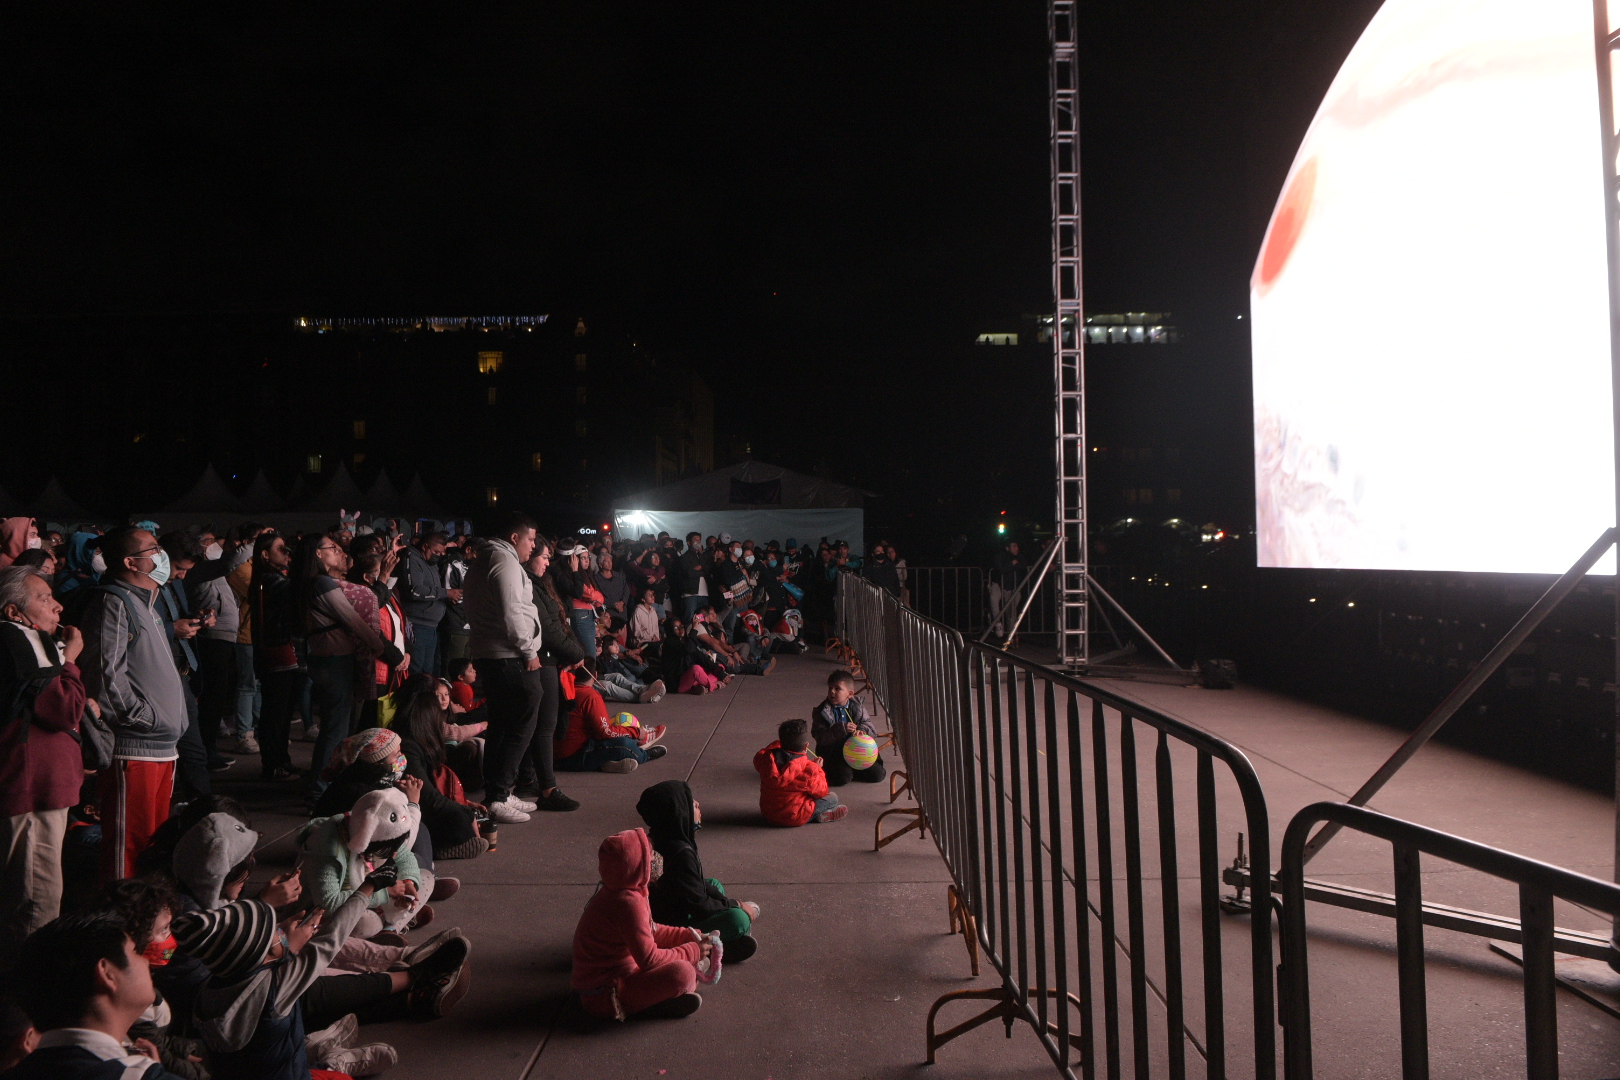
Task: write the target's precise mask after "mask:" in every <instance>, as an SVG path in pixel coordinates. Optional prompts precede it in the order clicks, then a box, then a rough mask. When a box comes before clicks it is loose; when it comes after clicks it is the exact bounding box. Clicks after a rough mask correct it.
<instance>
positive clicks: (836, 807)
mask: <svg viewBox="0 0 1620 1080" xmlns="http://www.w3.org/2000/svg"><path fill="white" fill-rule="evenodd" d="M776 736H777V737H776V741H775V742H773V743H771V744H770V745H769V746H767V747H765V748H764V749H763V750H761V751H760V752H759V753H757V754H755V755H754V770H755V771H756V772H758V773H759V809H760V811H761V812H762V813H763V814H764V815H765V820H766V821H769V822H770V823H771V824H772V825H781V826H783V827H784V828H795V827H797V826H799V825H804V824H806V823H808V822H817V823H821V822H828V821H839V820H841V819H842V818H844V817H845V816H847V815H848V814H849V807H847V806H842V805H840V804H839V802H838V796H837V795H834V794H832V793H831V792H830V791H828V790H827V774H826V773H825V772H823V771H822V768H821V759H820V758H818V757H817V756H816V755H815V754H813V753H811V751H810V725H809V724H807V723H805V722H804V721H803V720H784V721H782V723H781V724H780V725H779V726H778V727H777V729H776Z"/></svg>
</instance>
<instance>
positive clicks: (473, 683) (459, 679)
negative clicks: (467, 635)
mask: <svg viewBox="0 0 1620 1080" xmlns="http://www.w3.org/2000/svg"><path fill="white" fill-rule="evenodd" d="M445 670H446V671H447V672H449V674H450V697H451V699H452V701H453V704H451V705H449V706H448V708H449V709H450V711H451V712H453V713H455V714H456V715H457V716H460V715H462V714H463V713H470V712H477V711H479V710H481V709H482V708H483V707H484V699H483V698H481V697H479V696H478V694H477V684H478V669H477V668H475V667H473V662H472V661H471V660H469V659H467V658H466V657H465V656H463V657H459V658H457V659H455V660H452V661H450V664H449V666H448V667H446V668H445Z"/></svg>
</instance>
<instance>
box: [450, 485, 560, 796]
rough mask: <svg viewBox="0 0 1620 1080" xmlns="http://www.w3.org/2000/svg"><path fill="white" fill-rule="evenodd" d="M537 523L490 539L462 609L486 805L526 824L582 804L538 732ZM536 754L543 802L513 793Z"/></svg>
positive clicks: (517, 525)
mask: <svg viewBox="0 0 1620 1080" xmlns="http://www.w3.org/2000/svg"><path fill="white" fill-rule="evenodd" d="M534 544H535V525H534V521H533V520H532V519H531V518H528V517H526V516H524V515H522V514H513V515H512V516H511V517H510V518H508V519H507V521H506V524H505V525H504V526H503V527H502V529H501V530H500V532H498V533H496V534H495V536H494V538H492V539H490V540H488V541H486V542H485V543H484V546H483V547H482V548H481V549H480V550H479V552H478V558H477V559H475V560H473V564H472V566H471V568H470V569H469V570H468V571H467V577H466V582H465V589H466V593H465V599H464V604H465V606H466V611H467V622H468V625H469V628H470V634H469V641H468V649H469V652H470V653H471V654H472V659H473V662H474V663H475V664H476V665H477V667H478V674H479V676H480V679H481V681H482V682H483V684H484V688H485V695H486V698H487V701H488V705H487V706H486V708H487V709H488V710H489V731H488V733H487V735H486V737H485V739H486V746H485V751H484V776H485V778H486V783H485V787H484V802H485V804H486V805H488V807H489V814H490V817H492V818H494V819H495V820H496V821H498V822H500V823H501V824H503V825H505V824H515V823H518V822H523V821H528V820H529V814H530V813H531V812H532V811H534V810H537V809H544V810H577V809H578V808H579V803H577V802H575V801H574V800H573V799H570V798H569V797H568V796H566V795H564V794H563V793H562V792H561V791H560V790H558V788H557V780H556V777H555V776H553V775H552V771H551V735H552V732H549V731H537V730H536V725H537V724H538V722H539V717H540V705H541V702H542V700H543V699H544V697H545V683H544V681H543V680H544V676H543V675H542V673H541V670H540V667H541V662H540V611H539V609H538V608H536V607H535V606H534V596H533V592H532V587H531V586H530V584H529V577H528V574H526V573H525V572H524V569H523V564H524V563H526V562H528V561H529V558H530V556H532V555H533V554H534ZM537 736H538V737H537ZM531 742H532V743H534V745H535V750H536V752H535V753H534V754H533V755H532V756H533V758H534V766H535V773H536V779H537V780H538V782H539V785H538V786H539V789H540V797H539V799H537V800H536V801H534V802H528V801H527V800H524V799H519V798H518V797H517V796H516V795H514V794H513V793H512V786H513V785H514V784H516V783H517V774H518V767H519V765H520V764H521V762H522V758H523V754H524V752H525V751H526V750H527V749H528V748H529V745H530V743H531Z"/></svg>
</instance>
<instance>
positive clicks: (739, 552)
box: [731, 547, 742, 558]
mask: <svg viewBox="0 0 1620 1080" xmlns="http://www.w3.org/2000/svg"><path fill="white" fill-rule="evenodd" d="M731 553H732V554H733V555H735V556H737V557H738V558H741V557H742V548H740V547H737V548H732V549H731Z"/></svg>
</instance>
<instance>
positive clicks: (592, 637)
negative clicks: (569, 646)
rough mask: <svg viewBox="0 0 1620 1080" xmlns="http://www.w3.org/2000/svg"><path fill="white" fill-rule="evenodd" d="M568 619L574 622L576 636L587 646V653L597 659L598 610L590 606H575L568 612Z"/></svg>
mask: <svg viewBox="0 0 1620 1080" xmlns="http://www.w3.org/2000/svg"><path fill="white" fill-rule="evenodd" d="M568 621H569V622H570V623H572V624H573V627H574V636H575V637H577V638H579V643H580V644H581V645H583V646H585V655H586V656H589V657H591V658H592V659H595V657H596V612H595V611H593V610H592V609H590V608H575V609H574V610H573V611H570V612H569V613H568Z"/></svg>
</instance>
